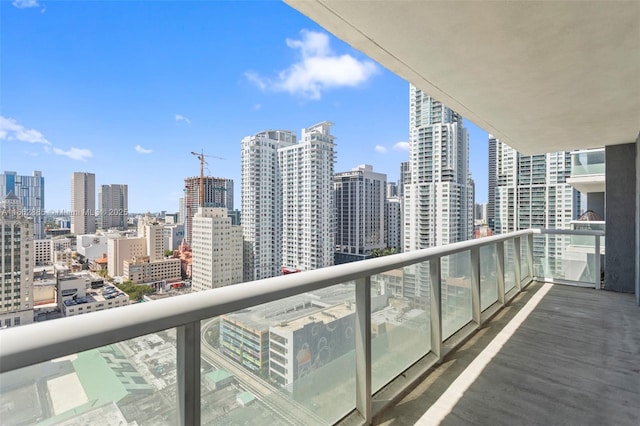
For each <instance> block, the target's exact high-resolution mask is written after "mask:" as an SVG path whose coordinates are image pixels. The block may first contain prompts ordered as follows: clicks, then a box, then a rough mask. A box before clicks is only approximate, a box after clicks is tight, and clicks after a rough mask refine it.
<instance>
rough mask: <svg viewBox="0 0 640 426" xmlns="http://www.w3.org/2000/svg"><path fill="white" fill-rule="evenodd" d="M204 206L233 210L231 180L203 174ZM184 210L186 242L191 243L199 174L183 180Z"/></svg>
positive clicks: (198, 193)
mask: <svg viewBox="0 0 640 426" xmlns="http://www.w3.org/2000/svg"><path fill="white" fill-rule="evenodd" d="M203 183H204V185H203V186H204V207H224V208H226V209H227V210H233V180H232V179H225V178H217V177H212V176H205V177H204V179H203ZM184 193H185V196H184V203H185V204H184V211H185V226H186V238H187V242H188V243H189V244H191V230H192V222H193V216H194V215H195V214H196V212H197V211H198V207H199V206H200V176H195V177H190V178H186V179H185V180H184Z"/></svg>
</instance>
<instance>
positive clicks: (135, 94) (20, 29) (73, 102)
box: [0, 2, 487, 213]
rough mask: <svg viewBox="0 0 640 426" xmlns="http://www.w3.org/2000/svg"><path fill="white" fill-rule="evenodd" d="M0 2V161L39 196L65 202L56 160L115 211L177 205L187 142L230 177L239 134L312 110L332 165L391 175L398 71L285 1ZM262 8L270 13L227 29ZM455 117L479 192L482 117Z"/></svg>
mask: <svg viewBox="0 0 640 426" xmlns="http://www.w3.org/2000/svg"><path fill="white" fill-rule="evenodd" d="M0 8H2V13H1V14H0V15H1V16H0V22H2V28H3V29H2V35H3V54H2V60H3V67H4V68H3V75H2V82H3V83H4V84H3V90H2V104H3V113H2V116H0V141H1V144H0V171H4V170H15V171H16V172H18V173H19V174H23V175H26V174H29V173H31V172H32V171H33V170H41V171H42V172H43V176H44V177H45V179H46V181H47V186H46V201H47V202H46V205H45V209H46V210H66V209H68V206H69V205H70V203H69V201H70V200H69V199H68V195H67V194H68V175H69V174H70V173H72V172H75V171H87V172H91V173H94V174H95V175H96V186H98V187H99V186H100V185H104V184H110V183H112V182H121V183H124V184H128V185H129V210H130V211H131V212H140V213H142V212H145V211H152V212H155V211H162V210H166V211H169V212H173V211H178V209H179V205H178V199H179V197H180V196H182V195H183V192H182V189H183V182H184V179H185V178H186V177H189V176H194V175H197V174H198V171H199V164H198V162H197V160H196V159H195V158H193V156H192V155H190V152H191V151H200V150H201V149H203V150H204V153H205V154H212V155H216V156H219V157H221V158H224V160H217V159H216V160H211V161H209V164H208V165H207V168H206V169H205V174H207V175H211V176H214V177H224V178H228V179H233V180H235V181H236V182H239V181H240V152H241V150H240V142H241V140H242V139H243V138H244V137H246V136H247V135H251V134H256V133H257V132H259V131H262V130H264V129H287V130H291V131H293V132H296V133H298V132H299V131H300V129H301V128H303V127H304V126H306V125H308V123H313V122H320V121H323V120H328V121H331V122H333V123H335V127H334V133H335V134H337V135H339V138H338V139H337V140H336V143H337V147H336V152H337V156H336V157H337V163H336V170H349V169H351V168H352V167H354V166H356V165H358V164H362V163H367V164H372V165H373V166H374V168H375V169H376V170H379V171H380V172H381V173H385V174H387V176H388V179H389V181H395V180H397V179H398V170H399V164H400V162H401V161H407V160H408V151H406V149H407V147H408V142H407V141H408V138H409V136H408V132H407V126H406V116H407V113H408V109H407V104H408V102H407V100H408V83H407V82H406V81H404V80H402V79H400V78H399V77H397V76H395V75H393V74H392V73H390V72H389V71H387V70H385V69H384V68H383V67H381V66H380V65H378V64H376V63H375V62H373V61H371V60H370V59H368V58H366V57H365V56H363V55H362V54H360V53H359V52H357V51H355V50H354V49H352V48H350V47H349V46H347V45H346V44H344V43H343V42H341V41H339V40H337V39H336V38H334V37H333V36H331V35H329V34H328V33H326V32H325V31H324V30H322V29H320V27H318V26H317V25H316V24H314V23H313V22H311V21H309V20H308V19H307V18H305V17H304V16H302V15H301V14H299V13H298V12H296V11H295V10H293V9H291V8H290V7H289V6H287V5H285V4H281V3H262V2H261V3H253V2H252V3H240V4H235V3H227V2H223V3H219V2H198V3H187V4H181V3H168V2H141V3H119V2H116V3H97V2H89V3H82V4H81V5H76V4H68V3H52V4H50V5H48V6H47V8H46V11H45V12H44V13H42V12H41V9H40V8H37V7H34V8H24V9H18V8H16V7H14V6H12V4H11V3H8V2H3V3H1V4H0ZM221 15H224V16H225V19H224V20H218V21H220V25H216V26H211V25H210V21H211V18H212V17H216V16H221ZM265 18H267V19H277V20H279V21H280V22H283V23H286V25H279V26H278V27H277V28H270V29H269V31H268V32H266V31H265V32H261V31H257V32H248V31H243V30H241V28H243V27H249V26H252V25H255V26H256V27H260V25H263V24H261V23H262V22H264V20H265ZM187 20H188V22H189V25H186V24H185V22H186V21H187ZM159 23H166V25H158V24H159ZM70 35H73V36H72V37H71V36H70ZM77 35H82V37H77ZM224 40H228V41H226V42H224V43H223V41H224ZM125 45H126V46H127V47H126V48H124V47H123V46H125ZM51 52H56V54H55V55H52V54H51ZM125 63H126V67H125V66H124V65H122V64H125ZM220 64H224V66H221V65H220ZM315 64H320V67H319V68H316V67H315ZM45 69H46V70H47V71H46V73H44V71H43V70H45ZM339 77H340V78H339ZM465 124H466V125H467V126H468V127H469V128H470V133H471V150H472V153H471V160H472V161H471V163H472V174H473V177H474V179H475V181H476V184H477V185H478V197H477V200H476V201H477V202H483V201H486V195H485V194H486V183H485V181H486V179H485V178H484V176H485V175H486V169H487V165H486V140H487V136H486V135H487V133H486V132H484V131H481V130H480V129H477V128H474V126H472V125H470V124H469V123H468V122H466V123H465ZM474 131H475V132H476V134H477V137H474ZM474 167H475V169H474ZM134 172H135V179H134ZM138 176H142V179H139V178H138ZM483 187H484V189H483ZM239 191H240V185H236V187H235V197H234V202H235V204H236V205H239V204H238V203H239V202H240V195H239Z"/></svg>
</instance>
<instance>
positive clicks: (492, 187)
mask: <svg viewBox="0 0 640 426" xmlns="http://www.w3.org/2000/svg"><path fill="white" fill-rule="evenodd" d="M496 155H497V149H496V138H495V137H493V136H492V135H489V173H488V175H489V187H488V192H489V194H488V196H489V201H488V202H487V225H489V228H490V229H491V230H492V231H495V218H496V212H495V210H494V209H495V205H496V203H495V201H496V180H497V170H498V169H497V163H496Z"/></svg>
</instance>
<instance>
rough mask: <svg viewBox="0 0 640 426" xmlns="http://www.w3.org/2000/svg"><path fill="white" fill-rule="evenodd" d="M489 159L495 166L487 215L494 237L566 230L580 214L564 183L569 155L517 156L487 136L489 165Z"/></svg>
mask: <svg viewBox="0 0 640 426" xmlns="http://www.w3.org/2000/svg"><path fill="white" fill-rule="evenodd" d="M492 157H493V158H495V163H494V164H491V163H490V166H493V169H492V168H490V169H489V194H490V198H489V205H488V206H487V211H488V214H489V217H488V220H489V222H493V223H494V231H495V233H498V234H504V233H507V232H511V231H517V230H519V229H527V228H569V224H570V222H571V221H572V220H574V219H575V218H576V217H577V215H578V214H579V207H580V197H579V196H578V195H577V192H576V191H575V190H574V189H573V188H572V187H571V186H570V185H568V184H567V183H566V180H567V178H568V177H569V176H570V175H571V155H570V153H569V152H568V151H560V152H552V153H547V154H538V155H520V154H519V153H518V152H517V151H516V150H515V149H513V148H511V147H510V146H508V145H506V144H504V143H502V142H500V140H496V139H495V138H494V137H493V136H491V135H489V159H490V161H491V158H492ZM492 175H493V176H492ZM491 194H493V197H491ZM491 214H493V217H492V216H491Z"/></svg>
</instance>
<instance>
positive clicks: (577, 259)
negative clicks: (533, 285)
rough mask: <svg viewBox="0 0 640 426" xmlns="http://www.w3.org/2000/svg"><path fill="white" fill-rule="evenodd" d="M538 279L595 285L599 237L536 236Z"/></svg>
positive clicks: (535, 248)
mask: <svg viewBox="0 0 640 426" xmlns="http://www.w3.org/2000/svg"><path fill="white" fill-rule="evenodd" d="M534 256H535V266H536V276H537V277H540V278H543V279H545V278H546V279H562V280H567V281H580V282H586V283H592V282H595V278H596V276H598V275H599V272H596V271H595V237H591V236H589V237H588V238H584V236H581V235H579V236H576V235H550V234H545V235H536V236H534Z"/></svg>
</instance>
